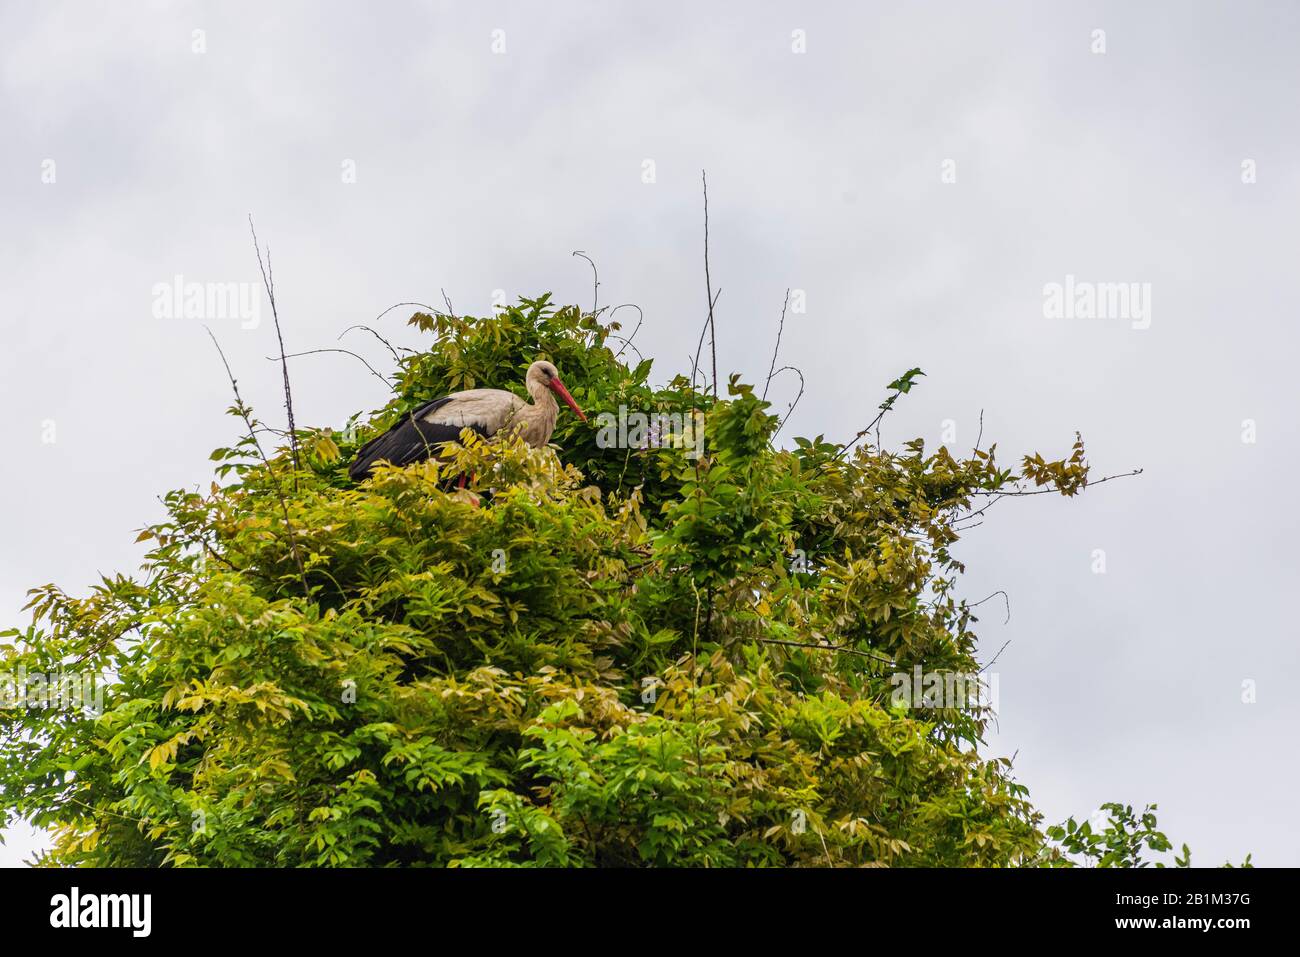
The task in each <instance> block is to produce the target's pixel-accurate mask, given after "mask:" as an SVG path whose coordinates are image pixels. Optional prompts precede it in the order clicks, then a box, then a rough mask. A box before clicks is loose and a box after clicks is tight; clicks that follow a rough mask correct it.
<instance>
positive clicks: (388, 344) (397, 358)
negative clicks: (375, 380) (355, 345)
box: [339, 323, 415, 363]
mask: <svg viewBox="0 0 1300 957" xmlns="http://www.w3.org/2000/svg"><path fill="white" fill-rule="evenodd" d="M353 329H362V330H364V331H366V332H368V333H370V334H371V335H372V336H374V337H375V338H376V339H378V340H379V341H380V342H382V343H383V344H384V346H385V347H387V349H388V351H389V353H390V354H391V355H392V357H393V361H394V362H397V363H401V361H402V357H401V356H400V355H398V354H397V350H396V349H394V348H393V344H392V343H391V342H389V341H388V340H387V339H385V338H384V337H383V336H381V335H380V334H379V333H377V332H375V330H374V329H371V328H370V327H369V326H365V325H362V324H361V323H357V324H356V325H355V326H348V327H347V328H346V329H344V330H343V331H342V332H340V333H339V339H342V338H343V337H344V336H346V335H347V334H348V333H349V332H351V331H352V330H353ZM402 348H404V349H406V347H405V346H403V347H402ZM406 351H407V352H414V351H415V350H414V349H406Z"/></svg>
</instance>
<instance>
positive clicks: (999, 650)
mask: <svg viewBox="0 0 1300 957" xmlns="http://www.w3.org/2000/svg"><path fill="white" fill-rule="evenodd" d="M1009 644H1011V639H1010V638H1008V639H1007V640H1006V641H1004V642H1002V647H1001V648H999V649H998V653H997V654H996V655H994V656H993V661H990V662H989V663H988V664H987V665H985V666H984V667H983V668H981V669H980V670H979V673H980V674H984V672H986V671H988V670H989V669H990V668H992V667H993V665H994V663H995V662H996V661H997V660H998V659H999V658H1001V657H1002V652H1004V651H1006V650H1007V645H1009Z"/></svg>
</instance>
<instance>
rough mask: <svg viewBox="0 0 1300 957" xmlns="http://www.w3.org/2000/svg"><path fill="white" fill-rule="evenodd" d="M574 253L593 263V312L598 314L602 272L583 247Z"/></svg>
mask: <svg viewBox="0 0 1300 957" xmlns="http://www.w3.org/2000/svg"><path fill="white" fill-rule="evenodd" d="M573 255H575V256H579V257H581V258H583V259H585V260H587V262H589V263H591V281H592V287H591V314H592V315H593V316H594V315H596V314H597V306H599V304H600V273H599V272H597V271H596V264H595V263H594V262H593V261H592V258H591V257H590V256H588V255H587V254H586V253H585V252H583V251H582V250H581V249H575V250H574V251H573Z"/></svg>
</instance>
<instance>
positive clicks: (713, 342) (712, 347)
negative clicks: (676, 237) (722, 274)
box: [700, 170, 722, 399]
mask: <svg viewBox="0 0 1300 957" xmlns="http://www.w3.org/2000/svg"><path fill="white" fill-rule="evenodd" d="M700 181H701V182H702V183H703V184H704V289H705V292H706V293H707V294H708V297H709V351H710V353H712V355H713V397H714V398H715V399H717V398H718V327H717V324H716V323H715V322H714V320H713V307H714V305H716V303H717V300H716V299H714V298H713V283H712V281H711V280H710V278H709V177H708V175H707V174H706V173H705V171H704V170H700ZM718 294H719V295H721V294H722V291H721V290H718Z"/></svg>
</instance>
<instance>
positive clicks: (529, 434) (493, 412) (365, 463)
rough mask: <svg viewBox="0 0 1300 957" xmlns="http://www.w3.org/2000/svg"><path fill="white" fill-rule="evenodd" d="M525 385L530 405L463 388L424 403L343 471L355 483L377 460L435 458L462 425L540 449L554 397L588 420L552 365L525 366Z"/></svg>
mask: <svg viewBox="0 0 1300 957" xmlns="http://www.w3.org/2000/svg"><path fill="white" fill-rule="evenodd" d="M524 384H525V386H526V387H527V388H528V394H529V395H530V396H532V397H533V402H532V404H531V405H529V404H528V403H527V402H525V401H524V400H523V399H521V398H519V396H517V395H515V394H514V393H513V392H506V391H505V390H504V389H467V390H465V391H464V392H453V393H452V394H451V395H445V396H443V397H442V398H441V399H434V400H433V401H432V402H427V403H425V404H424V405H422V406H420V408H418V409H416V410H415V411H413V412H411V413H409V414H408V415H406V416H405V417H403V419H402V421H400V422H398V423H397V424H396V425H394V426H393V427H392V428H391V429H389V430H388V431H387V432H385V433H384V434H383V435H380V436H377V437H376V438H373V439H371V440H370V441H369V442H367V443H366V444H365V445H363V446H362V447H361V448H360V449H359V450H358V451H357V457H356V460H355V461H353V463H352V465H351V467H350V468H349V469H348V475H350V476H351V477H352V479H353V481H357V482H359V481H361V480H362V479H364V478H367V477H369V475H370V473H371V471H372V470H373V469H374V467H375V463H376V462H380V461H387V462H391V463H392V464H393V465H410V464H411V463H412V462H419V461H422V460H424V459H427V458H433V457H436V456H437V454H438V452H439V451H440V449H441V447H442V445H443V443H445V442H455V441H456V440H457V439H459V438H460V433H461V430H462V429H473V430H474V431H475V432H477V433H479V434H480V435H482V436H484V437H487V438H491V437H492V436H494V435H496V434H497V433H498V432H499V433H502V434H507V433H512V432H513V433H515V434H517V435H519V436H520V438H522V439H523V440H524V441H525V442H527V443H528V444H529V445H531V446H532V447H533V448H535V449H536V448H541V447H542V446H543V445H545V444H546V443H547V442H549V441H550V440H551V433H552V432H554V431H555V417H556V415H558V414H559V411H560V409H559V406H558V405H556V403H555V396H556V395H558V396H559V397H560V398H561V399H563V400H564V402H565V404H566V405H568V407H569V408H570V409H572V410H573V411H574V412H575V413H576V414H577V416H578V418H580V419H582V421H583V422H586V421H587V417H586V416H585V415H583V414H582V410H581V409H579V408H578V403H576V402H574V401H573V396H571V395H569V390H568V389H566V388H565V386H564V383H563V382H561V381H560V374H559V372H557V371H556V369H555V366H553V365H551V363H549V362H545V361H542V360H539V361H537V362H534V363H533V364H532V365H530V366H529V367H528V374H527V375H526V376H525V377H524ZM552 393H554V395H552ZM461 484H462V485H463V484H464V477H463V476H462V478H461Z"/></svg>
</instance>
